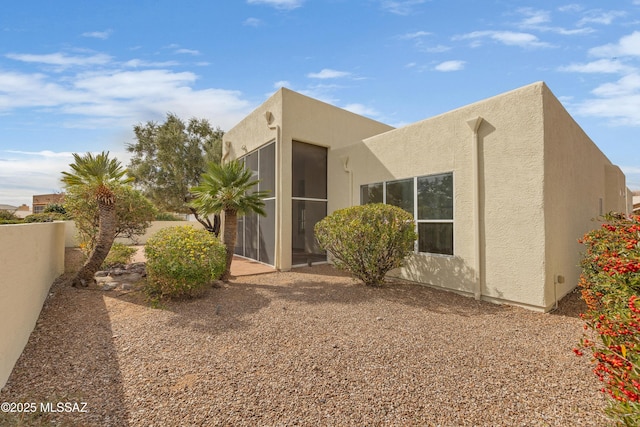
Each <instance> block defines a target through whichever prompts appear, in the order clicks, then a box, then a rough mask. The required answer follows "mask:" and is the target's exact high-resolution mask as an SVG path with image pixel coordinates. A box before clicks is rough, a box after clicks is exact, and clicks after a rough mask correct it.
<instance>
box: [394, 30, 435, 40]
mask: <svg viewBox="0 0 640 427" xmlns="http://www.w3.org/2000/svg"><path fill="white" fill-rule="evenodd" d="M428 35H431V33H429V32H427V31H415V32H413V33H406V34H402V35H400V36H398V38H399V39H402V40H412V39H417V38H421V37H425V36H428Z"/></svg>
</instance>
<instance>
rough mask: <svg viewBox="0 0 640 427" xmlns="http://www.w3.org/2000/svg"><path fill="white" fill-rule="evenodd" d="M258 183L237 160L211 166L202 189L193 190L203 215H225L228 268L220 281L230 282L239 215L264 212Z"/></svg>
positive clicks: (201, 182) (262, 213) (197, 205)
mask: <svg viewBox="0 0 640 427" xmlns="http://www.w3.org/2000/svg"><path fill="white" fill-rule="evenodd" d="M258 182H259V181H257V180H252V175H251V171H250V170H248V169H245V168H244V165H243V164H242V163H241V162H239V161H238V160H232V161H230V162H228V163H224V164H218V163H213V162H212V163H209V164H208V166H207V170H206V171H205V173H203V174H202V177H201V179H200V185H198V186H196V187H193V188H192V189H191V192H192V193H193V195H194V196H195V199H194V201H193V202H192V206H193V207H194V208H195V209H197V210H198V212H199V213H200V214H201V215H203V216H206V215H210V214H212V213H219V212H224V233H223V242H224V245H225V246H226V249H227V254H226V255H227V259H226V261H227V264H226V268H225V271H224V273H223V274H222V277H221V278H220V279H221V280H223V281H225V282H228V281H229V278H230V276H231V261H232V260H233V251H234V248H235V246H236V231H237V228H238V215H245V214H249V213H254V212H255V213H257V214H258V215H262V216H265V215H266V213H265V212H264V210H263V207H264V201H263V200H262V199H264V198H265V197H267V196H268V193H267V192H266V191H253V189H252V187H254V186H256V185H257V184H258Z"/></svg>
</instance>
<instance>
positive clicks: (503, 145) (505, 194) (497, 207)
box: [341, 84, 544, 307]
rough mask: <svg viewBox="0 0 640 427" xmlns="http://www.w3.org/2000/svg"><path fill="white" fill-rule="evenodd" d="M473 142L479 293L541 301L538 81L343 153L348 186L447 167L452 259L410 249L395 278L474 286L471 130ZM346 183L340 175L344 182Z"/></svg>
mask: <svg viewBox="0 0 640 427" xmlns="http://www.w3.org/2000/svg"><path fill="white" fill-rule="evenodd" d="M477 116H481V117H482V118H483V119H484V120H483V122H482V124H481V126H480V128H479V131H478V133H479V141H480V156H479V163H480V177H481V186H480V214H481V215H480V217H481V222H480V233H481V235H480V239H481V246H482V249H483V250H482V252H481V265H482V266H483V268H482V269H481V271H483V279H484V282H485V286H484V287H483V289H482V295H483V298H485V299H496V300H505V301H512V302H517V303H520V304H523V305H529V306H532V307H540V306H543V304H544V289H543V284H544V213H543V208H544V206H543V173H544V165H543V132H542V130H543V114H542V98H541V85H540V84H534V85H530V86H526V87H524V88H522V89H519V90H516V91H513V92H509V93H506V94H503V95H500V96H497V97H494V98H490V99H487V100H485V101H481V102H478V103H475V104H471V105H468V106H466V107H463V108H460V109H457V110H454V111H451V112H448V113H446V114H443V115H440V116H436V117H433V118H430V119H427V120H424V121H421V122H418V123H415V124H413V125H409V126H406V127H403V128H401V129H397V130H394V131H391V132H387V133H385V134H383V135H379V136H374V137H371V138H369V139H366V140H365V141H364V142H363V143H362V144H359V145H358V146H357V147H351V148H348V149H345V150H342V153H341V154H342V155H348V156H349V158H350V159H352V163H351V164H352V167H353V175H354V182H353V188H352V190H351V191H353V192H354V194H356V198H357V200H356V202H357V203H359V196H358V192H359V187H360V185H362V184H369V183H374V182H380V181H383V180H390V179H400V178H408V177H413V176H420V175H428V174H436V173H441V172H453V174H454V220H455V223H454V256H439V255H438V256H433V255H427V254H415V255H413V256H412V257H411V259H410V260H409V262H408V265H407V267H405V268H403V269H401V270H400V271H399V272H398V274H400V276H401V277H403V278H406V279H409V280H414V281H418V282H422V283H428V284H431V285H435V286H441V287H446V288H448V289H453V290H457V291H463V292H468V293H472V292H473V291H474V286H475V283H476V282H475V279H474V277H475V275H476V271H475V269H474V265H475V255H474V247H475V246H474V227H473V218H474V204H473V191H474V190H473V189H474V185H473V183H474V180H475V179H476V177H474V176H473V162H472V150H473V147H474V144H473V132H472V130H471V128H470V127H469V125H468V124H467V121H468V120H470V119H473V118H475V117H477ZM345 184H346V181H343V184H342V185H343V186H344V185H345Z"/></svg>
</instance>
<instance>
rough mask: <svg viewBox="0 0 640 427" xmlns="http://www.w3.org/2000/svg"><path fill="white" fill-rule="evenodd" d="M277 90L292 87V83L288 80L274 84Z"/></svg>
mask: <svg viewBox="0 0 640 427" xmlns="http://www.w3.org/2000/svg"><path fill="white" fill-rule="evenodd" d="M273 87H274V88H275V89H280V88H281V87H291V83H290V82H289V81H288V80H280V81H277V82H275V83H274V84H273Z"/></svg>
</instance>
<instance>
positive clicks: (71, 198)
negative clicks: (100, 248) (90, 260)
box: [65, 185, 157, 254]
mask: <svg viewBox="0 0 640 427" xmlns="http://www.w3.org/2000/svg"><path fill="white" fill-rule="evenodd" d="M113 193H114V194H115V196H116V197H117V199H118V204H117V205H116V208H115V210H116V229H115V238H118V237H126V238H129V239H132V240H135V238H136V236H140V235H143V234H144V233H145V232H146V231H147V229H148V228H149V226H150V225H151V221H153V220H154V218H155V216H156V214H157V210H156V208H155V207H154V206H153V204H152V203H151V201H149V199H147V198H146V197H144V196H143V195H142V193H141V192H140V191H138V190H136V189H134V188H132V187H131V186H129V185H114V187H113ZM65 209H66V210H68V212H69V214H70V215H71V217H72V218H73V220H74V222H75V224H76V230H77V233H78V240H79V241H80V247H81V248H82V249H83V251H84V252H85V253H87V254H88V253H89V252H91V250H92V249H93V248H94V247H95V244H96V239H97V236H98V229H99V225H100V214H99V210H98V203H97V202H96V200H95V198H94V197H92V195H91V193H90V192H88V191H87V190H86V189H84V188H73V189H70V190H69V191H68V192H67V194H66V196H65Z"/></svg>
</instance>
